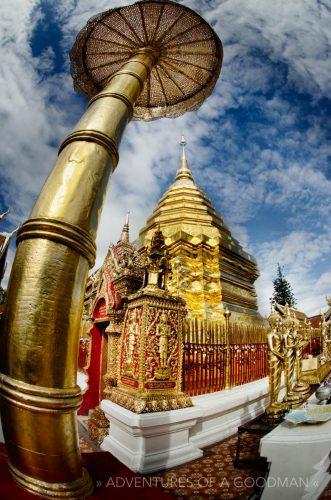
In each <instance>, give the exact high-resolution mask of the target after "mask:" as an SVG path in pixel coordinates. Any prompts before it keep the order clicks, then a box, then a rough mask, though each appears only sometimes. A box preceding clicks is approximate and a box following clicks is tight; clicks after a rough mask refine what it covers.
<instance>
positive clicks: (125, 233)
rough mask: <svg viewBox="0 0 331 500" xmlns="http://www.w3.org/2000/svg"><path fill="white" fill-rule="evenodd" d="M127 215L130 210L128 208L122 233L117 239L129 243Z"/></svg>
mask: <svg viewBox="0 0 331 500" xmlns="http://www.w3.org/2000/svg"><path fill="white" fill-rule="evenodd" d="M129 215H130V210H128V212H127V214H126V219H125V224H124V226H123V229H122V233H121V236H120V239H119V241H122V242H125V243H129Z"/></svg>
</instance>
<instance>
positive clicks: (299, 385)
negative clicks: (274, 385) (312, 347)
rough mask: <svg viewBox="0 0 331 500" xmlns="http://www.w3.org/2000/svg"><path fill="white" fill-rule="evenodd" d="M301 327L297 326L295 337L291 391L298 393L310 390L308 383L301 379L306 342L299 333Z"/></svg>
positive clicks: (305, 392)
mask: <svg viewBox="0 0 331 500" xmlns="http://www.w3.org/2000/svg"><path fill="white" fill-rule="evenodd" d="M300 330H302V329H300V327H299V328H298V331H297V332H296V337H295V372H296V382H295V385H294V387H293V392H295V393H299V394H302V395H304V394H308V393H309V392H310V386H309V384H306V383H304V382H303V381H302V357H303V349H304V348H305V347H306V345H307V344H308V339H307V338H306V337H305V335H303V334H302V333H301V331H300Z"/></svg>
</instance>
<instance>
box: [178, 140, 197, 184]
mask: <svg viewBox="0 0 331 500" xmlns="http://www.w3.org/2000/svg"><path fill="white" fill-rule="evenodd" d="M180 145H181V146H182V159H181V165H180V167H179V169H178V170H177V173H176V181H175V183H177V181H182V180H185V181H191V182H189V184H194V180H193V176H192V172H191V170H190V169H189V166H188V163H187V159H186V151H185V146H186V140H185V137H184V135H182V139H181V141H180ZM177 184H179V183H177ZM180 184H181V185H182V184H183V183H182V182H181V183H180ZM185 184H187V182H186V183H185Z"/></svg>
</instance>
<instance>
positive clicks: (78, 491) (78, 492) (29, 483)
mask: <svg viewBox="0 0 331 500" xmlns="http://www.w3.org/2000/svg"><path fill="white" fill-rule="evenodd" d="M8 467H9V470H10V472H11V474H12V476H13V478H14V481H15V482H16V483H17V484H18V485H19V486H21V487H22V488H24V489H25V490H27V491H29V492H30V493H33V494H34V495H39V496H41V497H42V498H76V499H79V498H89V497H90V496H91V495H92V493H93V484H92V481H91V479H90V476H89V475H88V472H87V471H86V470H85V469H84V468H83V469H82V476H81V477H80V478H79V479H76V480H75V481H73V482H67V483H48V482H45V481H40V480H38V479H35V478H34V477H30V476H28V475H26V474H23V473H22V472H20V471H19V470H18V469H16V467H14V466H13V465H12V464H11V463H10V461H9V460H8Z"/></svg>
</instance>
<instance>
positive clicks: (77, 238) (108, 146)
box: [0, 0, 222, 498]
mask: <svg viewBox="0 0 331 500" xmlns="http://www.w3.org/2000/svg"><path fill="white" fill-rule="evenodd" d="M71 58H72V66H71V69H72V73H73V77H74V83H75V88H76V89H77V90H78V91H79V92H81V93H83V94H85V95H87V96H88V97H89V98H92V99H91V100H90V104H89V107H88V110H87V111H86V113H85V114H84V115H83V117H82V119H81V120H80V121H79V122H78V124H77V126H76V127H75V129H74V130H73V132H72V133H71V134H70V135H69V136H68V137H67V138H66V139H65V141H64V142H63V144H62V146H61V148H60V154H59V157H58V160H57V162H56V163H55V166H54V168H53V171H52V172H51V174H50V176H49V178H48V180H47V181H46V184H45V186H44V188H43V190H42V192H41V194H40V197H39V199H38V201H37V203H36V205H35V207H34V208H33V210H32V213H31V216H30V217H31V218H30V219H29V220H28V221H27V222H26V223H25V224H24V225H23V226H22V227H21V228H20V230H19V232H18V237H17V242H18V249H17V253H16V257H15V261H14V265H13V269H12V274H11V278H10V282H9V284H8V295H7V302H6V312H5V319H4V322H3V332H2V336H1V339H2V342H3V349H2V366H1V372H2V373H1V374H0V395H1V416H2V422H3V429H4V435H5V441H6V444H7V449H8V456H9V467H10V470H11V472H12V474H13V476H14V479H15V480H16V481H17V482H18V483H19V484H20V485H21V486H22V487H24V488H25V489H27V490H28V491H30V492H33V493H37V494H39V495H41V496H42V497H44V498H52V497H57V498H60V497H62V498H63V497H67V498H69V497H70V498H86V497H88V496H89V495H90V494H91V491H92V484H91V481H90V479H89V476H88V474H87V473H86V471H84V469H83V468H82V465H81V461H80V453H79V447H78V436H77V425H76V410H77V408H78V407H79V405H80V403H81V393H80V389H79V387H78V386H77V384H76V373H77V357H78V356H77V354H78V337H79V331H80V325H81V316H82V309H83V298H84V290H85V284H86V279H87V273H88V269H89V267H91V266H93V264H94V259H95V236H96V231H97V227H98V221H99V216H100V213H101V208H102V203H103V198H104V195H105V191H106V187H107V184H108V180H109V177H110V174H111V172H112V171H113V170H114V169H115V167H116V164H117V162H118V146H119V143H120V140H121V137H122V134H123V131H124V129H125V127H126V125H127V123H128V122H129V120H130V119H131V118H132V116H134V117H135V118H137V119H142V120H150V119H156V118H160V117H163V116H169V117H175V116H179V115H181V114H183V113H185V112H186V111H189V110H190V111H192V110H194V109H197V108H198V107H199V106H200V105H201V104H202V102H203V101H204V99H205V98H206V97H208V95H209V94H210V93H211V92H212V89H213V88H214V85H215V83H216V81H217V79H218V76H219V73H220V69H221V62H222V45H221V42H220V40H219V38H218V37H217V35H216V34H215V33H214V32H213V30H212V29H211V28H210V26H209V25H208V24H207V23H206V21H204V20H203V19H202V18H201V17H200V16H199V15H198V14H196V13H195V12H194V11H192V10H191V9H188V8H187V7H185V6H183V5H180V4H177V3H176V2H173V1H171V0H167V1H165V2H163V1H160V2H155V1H153V0H151V1H149V0H144V1H142V2H138V3H136V4H132V5H128V6H126V7H121V8H117V9H116V8H115V9H111V10H109V11H107V12H104V13H101V14H99V15H97V16H94V17H93V18H92V19H90V21H89V22H88V23H87V25H86V26H85V27H84V28H83V29H82V30H81V32H80V33H79V34H78V36H77V39H76V42H75V45H74V47H73V50H72V52H71ZM150 73H151V74H150Z"/></svg>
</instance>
